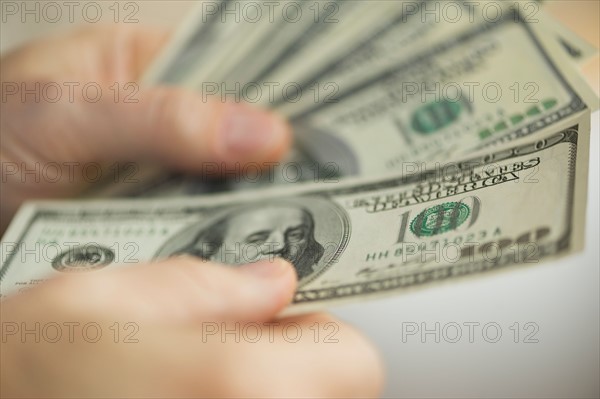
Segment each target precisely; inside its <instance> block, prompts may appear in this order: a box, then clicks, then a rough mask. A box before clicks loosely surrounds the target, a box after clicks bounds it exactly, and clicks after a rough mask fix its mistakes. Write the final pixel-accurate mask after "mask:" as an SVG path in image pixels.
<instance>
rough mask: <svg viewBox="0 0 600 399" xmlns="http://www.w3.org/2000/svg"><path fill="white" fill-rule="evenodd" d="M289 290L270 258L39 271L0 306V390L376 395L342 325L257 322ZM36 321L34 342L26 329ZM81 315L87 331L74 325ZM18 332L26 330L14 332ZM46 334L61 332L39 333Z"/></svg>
mask: <svg viewBox="0 0 600 399" xmlns="http://www.w3.org/2000/svg"><path fill="white" fill-rule="evenodd" d="M294 289H295V272H294V270H293V268H292V266H291V265H289V264H288V263H286V262H285V261H282V260H274V261H266V262H264V263H258V264H253V265H247V266H242V267H240V268H229V267H223V266H218V265H214V264H210V263H203V262H201V261H198V260H196V259H195V258H188V257H180V258H172V259H169V260H167V261H164V262H161V263H155V264H151V265H139V266H132V267H128V268H121V269H113V270H110V271H109V270H106V271H104V272H102V271H101V272H94V273H92V274H81V275H67V276H66V277H62V278H59V279H55V280H51V281H49V282H47V283H43V284H41V285H40V286H38V287H36V288H34V289H31V290H29V291H26V292H24V293H22V294H18V295H17V296H14V297H11V298H8V299H7V300H5V301H4V302H2V303H0V307H1V314H2V348H1V349H2V350H1V351H0V370H1V375H0V377H1V380H2V389H1V392H0V393H1V395H2V397H15V396H19V397H28V398H32V397H44V398H50V397H60V398H65V397H79V398H83V397H96V398H99V397H102V398H105V397H120V398H126V397H211V398H212V397H235V398H241V397H253V398H258V397H276V398H281V397H295V398H308V397H340V398H342V397H343V398H350V397H372V396H375V395H377V394H378V393H379V390H380V389H381V381H382V378H381V376H382V371H381V366H380V364H379V361H378V358H377V356H376V354H375V352H374V351H373V349H372V348H371V346H370V345H369V344H368V343H367V342H366V341H365V339H364V338H363V337H362V336H360V335H359V334H358V333H357V332H355V331H354V330H353V329H351V328H349V327H348V326H346V325H343V323H341V322H340V321H337V320H334V319H332V318H331V317H329V316H327V315H308V316H301V317H293V318H288V319H280V320H276V321H275V322H274V324H269V323H268V322H269V321H271V320H272V319H273V318H274V317H275V315H276V314H277V313H278V312H279V311H280V310H281V309H282V308H283V307H284V306H285V305H287V304H288V302H289V301H290V300H291V298H292V295H293V292H294ZM247 322H248V323H247ZM36 323H38V324H37V330H38V333H37V337H38V340H39V343H36V342H35V341H36V334H35V333H34V332H32V331H35V330H36ZM76 323H77V324H76ZM87 323H95V324H93V326H94V328H87V332H84V326H86V325H87ZM115 323H118V324H115ZM127 323H130V324H127ZM223 323H226V324H223ZM236 323H237V324H236ZM293 323H295V324H293ZM327 323H333V324H327ZM90 325H92V324H90ZM69 326H73V327H72V334H71V342H69V338H70V336H69ZM115 326H117V327H115ZM289 326H291V327H289ZM315 326H316V328H317V329H318V330H319V335H318V336H317V335H315ZM327 327H331V328H330V329H328V330H327V331H326V330H325V329H326V328H327ZM334 328H339V330H338V331H337V332H335V329H334ZM215 329H216V330H215ZM25 330H28V331H30V332H29V333H26V334H25V335H23V332H24V331H25ZM57 331H60V333H61V338H60V339H59V340H58V341H57V342H51V341H55V340H56V337H57V335H58V334H57ZM99 331H100V332H101V334H102V335H101V338H100V339H99V340H98V341H97V342H94V341H95V340H96V339H97V336H98V332H99ZM227 331H229V332H228V333H227ZM236 331H237V333H236ZM244 331H245V332H244ZM331 333H334V335H333V336H329V334H331ZM131 334H133V335H131ZM236 334H237V338H236ZM298 334H301V338H300V337H298ZM326 336H329V338H328V339H327V340H326V339H325V337H326ZM257 337H260V339H258V340H257ZM296 339H299V340H298V341H297V342H295V341H296ZM236 340H238V341H239V342H236ZM115 341H117V342H115ZM136 341H137V342H136ZM315 341H317V342H315ZM328 341H334V342H328ZM335 341H337V342H335Z"/></svg>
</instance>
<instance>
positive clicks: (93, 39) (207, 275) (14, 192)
mask: <svg viewBox="0 0 600 399" xmlns="http://www.w3.org/2000/svg"><path fill="white" fill-rule="evenodd" d="M165 39H166V35H165V34H164V33H161V32H157V31H155V30H142V29H139V28H136V29H130V28H119V29H106V28H101V29H92V30H88V31H85V32H82V33H81V34H79V35H78V36H66V37H63V38H57V39H45V40H43V41H40V42H37V43H34V44H32V45H29V46H27V47H25V48H23V49H21V50H18V51H17V52H14V53H12V54H10V55H9V56H7V57H6V58H3V59H2V107H1V109H0V135H1V137H2V142H1V147H0V161H1V162H2V179H3V181H2V190H0V200H1V203H2V209H1V215H0V231H2V230H4V228H5V227H6V225H7V224H8V222H9V220H10V218H11V217H12V215H13V214H14V212H15V211H16V209H17V207H18V206H19V204H20V203H21V202H22V201H24V200H27V199H34V198H60V197H70V196H73V195H76V194H77V193H80V192H81V191H83V190H85V189H86V186H87V184H88V182H87V181H86V180H85V179H83V178H82V176H83V173H82V172H83V168H84V167H85V166H86V164H88V163H97V164H101V165H102V166H105V165H111V164H114V163H115V162H129V161H134V162H150V163H158V164H160V165H162V166H164V167H167V168H174V169H178V170H181V171H188V172H192V173H193V172H199V171H201V170H202V164H203V163H204V162H217V163H224V164H225V165H227V166H229V167H230V166H231V164H232V163H235V162H239V163H241V164H243V163H245V162H256V163H261V162H272V161H276V160H277V159H279V158H280V157H281V156H282V155H283V154H284V153H285V151H286V150H287V148H288V147H289V145H290V141H291V139H290V137H291V134H290V130H289V128H288V125H287V124H286V123H285V122H284V121H282V120H281V119H279V118H278V117H277V116H275V115H273V114H271V113H269V112H267V111H261V110H257V109H253V108H250V107H248V106H245V105H242V104H224V103H220V102H217V101H208V102H205V101H203V99H202V98H201V97H200V96H199V95H198V94H196V93H193V92H188V91H185V90H181V89H176V88H167V87H162V88H140V91H139V93H137V95H136V96H135V97H136V98H137V99H139V102H138V103H124V102H120V101H116V102H115V101H114V98H113V93H112V92H110V91H109V90H108V88H109V87H110V86H112V85H113V84H114V83H115V82H117V83H118V84H119V87H121V88H123V87H124V85H125V83H127V82H132V81H136V79H137V78H138V77H139V75H140V72H141V71H142V70H143V69H144V68H145V66H146V64H147V63H148V61H149V60H150V59H151V58H152V56H153V55H154V54H155V53H156V50H157V49H158V48H159V47H160V46H161V45H162V44H163V43H164V41H165ZM36 82H40V84H42V85H43V84H44V83H48V82H50V83H56V84H58V85H59V86H61V87H62V88H63V96H62V97H60V98H59V99H58V101H56V102H52V101H46V99H44V98H42V99H41V100H42V101H38V102H36V101H35V100H36V98H35V94H33V95H32V94H26V95H25V96H24V97H23V96H22V94H23V86H22V85H23V84H25V85H26V86H25V88H26V89H27V90H31V89H32V88H33V89H34V90H35V84H36ZM65 82H66V83H68V82H77V83H80V86H78V87H79V89H81V86H83V85H84V84H86V83H88V82H94V83H97V84H98V85H99V86H100V87H101V88H102V89H103V95H102V97H101V98H100V100H99V101H98V102H96V103H94V102H90V101H88V100H87V99H86V98H85V96H84V95H83V94H82V91H81V90H79V89H76V90H75V91H74V92H75V98H74V101H73V102H71V101H70V97H69V95H67V93H66V92H67V90H66V87H68V86H66V85H65ZM15 84H16V85H17V87H18V88H19V91H18V93H16V94H15V93H14V87H15ZM42 97H43V96H42ZM50 164H52V165H53V166H54V165H58V167H59V168H60V169H59V174H60V178H59V179H58V180H55V179H48V177H49V176H44V175H43V174H42V176H40V170H43V168H45V167H46V166H47V165H50ZM73 164H75V165H76V166H75V170H74V171H73V170H72V166H71V165H73ZM5 166H7V167H6V168H5ZM14 166H16V169H15V168H14ZM30 171H34V172H33V174H32V173H29V172H30ZM5 172H6V173H5ZM72 172H74V173H72ZM50 177H52V176H50ZM71 177H74V179H72V178H71ZM294 290H295V272H294V270H293V269H292V268H291V266H290V265H288V264H287V263H285V262H283V261H274V262H272V263H268V264H266V265H265V264H262V265H252V266H243V267H241V268H238V269H233V268H228V267H224V266H219V265H215V264H211V263H204V262H202V261H199V260H195V259H190V258H173V259H169V260H167V261H164V262H161V263H156V264H148V265H139V266H135V267H127V268H120V269H118V268H117V269H114V270H105V271H99V272H94V273H91V274H82V275H76V276H73V275H70V276H63V277H61V278H58V279H54V280H50V281H48V282H46V283H43V284H40V285H39V286H38V287H36V288H34V289H31V290H29V291H26V292H24V293H21V294H17V295H15V296H13V297H10V298H8V299H6V300H5V301H3V302H1V303H0V308H1V309H0V310H1V312H0V314H1V317H2V348H1V350H0V373H1V375H0V377H1V378H0V379H1V381H2V384H1V394H2V396H3V397H5V396H8V397H11V396H23V397H34V396H38V397H68V396H70V397H86V396H87V397H107V396H114V397H129V396H139V397H148V396H154V397H166V396H193V397H197V396H208V397H216V396H219V397H227V396H233V397H242V396H247V397H269V396H270V397H283V396H293V397H308V396H338V397H350V396H363V397H364V396H373V395H376V394H377V392H378V391H379V389H380V387H381V375H382V371H381V366H380V364H379V361H378V359H377V356H376V354H375V352H374V351H373V349H372V347H371V346H370V345H369V344H368V343H367V342H366V341H365V340H364V338H362V337H361V336H360V335H359V334H358V333H357V332H355V331H354V330H353V329H351V328H350V327H349V326H346V325H344V324H343V323H341V322H339V321H336V320H334V319H332V318H331V317H329V316H326V315H311V316H302V317H295V318H290V319H282V320H275V322H276V323H279V325H278V326H274V325H272V324H266V325H263V324H262V323H263V322H265V321H272V320H274V318H275V317H276V315H277V314H278V312H279V311H280V310H281V309H282V308H283V307H284V306H286V304H287V303H288V302H289V301H290V299H291V297H292V295H293V292H294ZM89 322H93V323H95V325H98V326H99V327H100V328H101V332H102V336H101V337H100V339H99V340H98V341H97V342H95V343H91V342H90V341H89V339H86V337H85V334H83V333H82V331H81V328H82V326H85V325H86V323H89ZM36 323H38V324H36ZM115 323H118V326H120V327H119V328H117V330H116V331H115V329H111V327H114V326H116V324H115ZM127 323H133V324H128V326H130V327H131V326H133V327H135V328H136V329H137V334H136V336H135V337H134V339H135V340H137V341H138V342H137V343H127V342H123V341H124V337H125V335H126V333H127V332H128V331H124V330H122V329H123V327H124V326H125V325H126V324H127ZM221 323H226V324H225V325H222V324H221ZM235 323H240V328H242V329H243V326H244V325H245V324H244V323H259V327H260V332H261V336H262V339H261V340H259V341H258V342H255V343H253V342H250V341H248V340H242V341H241V342H239V343H236V342H235V336H233V337H232V336H231V334H230V335H225V336H224V338H225V339H224V340H221V331H223V329H224V328H228V329H232V328H233V329H234V330H235V325H236V324H235ZM291 323H296V325H297V326H299V328H300V331H301V334H302V336H301V339H300V340H299V341H298V342H296V343H293V342H291V341H293V340H289V339H288V340H286V339H285V338H286V335H285V334H286V333H287V331H288V330H286V326H287V325H289V324H291ZM315 323H317V327H318V328H324V327H325V326H326V324H327V323H334V325H335V326H337V327H338V328H339V331H338V332H337V333H336V334H335V337H334V339H337V340H338V341H339V342H337V343H325V342H323V334H320V337H321V338H320V339H318V340H317V341H318V342H317V343H315V342H314V340H315V335H314V334H315V332H314V328H315ZM215 324H216V325H217V327H218V328H219V329H220V330H221V331H219V332H218V333H216V334H207V333H208V332H209V330H207V328H208V327H211V328H213V327H214V326H215ZM56 325H58V326H60V327H61V337H60V339H59V340H58V341H57V342H55V343H52V342H50V341H53V339H54V338H56V336H55V335H53V336H51V337H49V336H48V334H52V333H51V332H49V330H48V331H46V332H44V330H43V329H44V327H47V328H49V329H51V328H56ZM36 326H39V328H40V329H41V330H40V331H39V335H40V342H39V343H36V342H35V341H36V336H35V333H33V335H32V334H28V333H27V332H26V331H25V330H27V329H34V331H35V328H36ZM71 327H73V328H74V331H71V330H70V328H71ZM294 327H295V326H294ZM15 328H17V329H18V330H15ZM78 328H79V329H78ZM24 331H25V333H24ZM117 331H118V332H120V333H121V335H120V339H118V340H117V343H115V342H114V340H115V334H116V332H117ZM210 331H212V330H210ZM238 331H239V329H238ZM289 331H294V329H292V330H289ZM54 332H56V331H54ZM71 332H74V336H71V335H70V333H71ZM321 332H322V333H324V331H321ZM23 333H24V335H23ZM205 337H207V338H208V339H204V338H205ZM270 337H273V338H274V340H273V342H271V340H270ZM49 338H53V339H49ZM70 338H74V339H73V340H71V339H70ZM88 338H89V337H88ZM222 341H223V342H222ZM287 341H290V342H287Z"/></svg>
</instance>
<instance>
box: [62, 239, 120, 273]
mask: <svg viewBox="0 0 600 399" xmlns="http://www.w3.org/2000/svg"><path fill="white" fill-rule="evenodd" d="M114 259H115V253H114V252H113V251H112V250H111V249H109V248H105V247H101V246H99V245H95V244H88V245H84V246H80V247H75V248H70V249H68V250H66V251H64V252H62V253H61V254H60V255H58V256H57V257H56V258H54V260H53V261H52V267H53V268H54V269H55V270H57V271H59V272H67V273H70V272H87V271H91V270H96V269H101V268H103V267H105V266H106V265H108V264H110V263H111V262H112V261H113V260H114Z"/></svg>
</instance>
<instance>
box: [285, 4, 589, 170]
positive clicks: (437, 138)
mask: <svg viewBox="0 0 600 399" xmlns="http://www.w3.org/2000/svg"><path fill="white" fill-rule="evenodd" d="M539 29H540V27H538V26H534V24H528V23H526V22H525V21H523V20H522V19H521V18H520V17H519V15H518V14H516V13H513V14H507V15H506V16H505V17H504V18H503V19H502V20H500V21H498V22H494V23H486V24H482V25H480V26H477V27H476V28H475V29H473V30H470V31H468V32H466V33H465V34H463V35H461V36H460V37H458V38H451V39H449V40H448V42H447V43H445V44H442V45H440V46H437V47H435V48H431V49H425V50H424V52H423V53H421V54H420V55H418V56H417V57H415V58H413V59H411V60H408V61H407V62H403V63H401V64H399V65H395V66H394V67H393V68H390V69H388V70H387V71H385V72H384V73H382V74H380V75H378V76H376V77H374V78H372V79H370V80H369V81H367V82H364V83H362V84H360V85H358V86H355V87H354V88H353V89H352V90H350V91H347V92H346V93H343V94H340V95H339V96H337V98H336V101H337V102H331V103H328V104H316V103H315V104H313V105H312V107H311V108H309V109H305V110H304V111H303V112H302V113H301V114H299V115H296V116H294V117H293V118H292V121H293V122H294V128H295V131H296V137H297V141H298V145H299V146H301V147H302V148H303V149H304V151H305V152H307V153H309V154H311V155H312V156H313V158H314V159H316V160H317V161H320V162H325V161H331V162H335V163H336V164H338V165H339V166H340V168H341V172H342V174H360V175H373V174H376V173H381V172H389V171H392V170H397V168H398V167H400V166H401V165H402V164H403V163H404V162H410V161H432V160H439V159H446V160H447V159H457V157H460V156H461V154H465V153H468V152H472V151H473V150H475V149H477V148H481V147H483V146H485V145H490V144H492V143H496V142H499V141H506V140H513V139H515V138H517V137H522V136H526V135H530V134H532V133H535V132H536V131H539V130H540V129H542V128H544V127H546V126H550V125H552V124H553V123H555V122H557V121H560V120H562V119H565V118H567V117H569V116H571V115H575V114H577V113H579V112H582V111H584V110H585V109H587V105H586V103H587V102H588V101H591V102H593V100H590V99H591V98H592V97H593V96H592V95H591V94H590V93H591V92H590V90H589V88H588V87H587V85H586V84H585V83H584V82H583V81H582V80H581V77H580V76H579V75H578V74H577V73H573V67H572V64H571V63H569V62H568V61H566V59H565V57H564V54H563V53H562V51H561V50H560V49H559V48H558V46H557V44H556V43H555V42H553V41H551V40H549V38H545V37H542V36H539V35H538V33H539ZM329 143H331V144H329ZM336 143H337V144H336ZM331 147H336V148H338V151H337V153H336V156H337V158H332V156H331V154H330V153H329V150H328V149H329V148H331ZM342 148H345V149H346V151H345V153H344V151H343V150H341V149H342Z"/></svg>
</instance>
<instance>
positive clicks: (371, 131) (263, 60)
mask: <svg viewBox="0 0 600 399" xmlns="http://www.w3.org/2000/svg"><path fill="white" fill-rule="evenodd" d="M267 3H269V4H270V5H268V4H267ZM594 56H596V50H595V49H594V48H593V47H592V46H590V45H589V44H587V43H586V42H585V41H583V40H582V39H580V38H579V37H578V36H577V35H575V34H574V33H572V32H571V31H569V30H568V29H566V28H565V27H564V26H562V25H561V24H560V23H558V22H557V21H555V20H553V19H552V18H551V17H550V16H548V15H547V14H546V13H545V12H544V9H543V5H540V3H537V2H521V1H478V2H462V1H453V2H449V1H422V2H421V1H419V2H414V1H401V0H385V1H379V0H361V1H353V0H330V1H325V0H322V1H315V0H305V1H288V0H284V1H277V2H266V3H264V4H263V3H261V2H252V1H244V0H220V1H202V2H199V3H198V5H197V6H196V8H195V11H194V12H192V13H191V14H190V15H189V18H188V19H187V21H186V22H184V23H183V24H182V25H181V27H180V29H179V31H178V32H177V34H175V35H174V38H173V39H172V41H171V43H169V44H168V45H167V46H166V47H165V49H164V51H163V52H162V54H161V55H160V56H159V57H158V58H157V59H156V61H155V62H154V63H153V65H152V66H151V67H150V69H149V70H148V71H147V72H146V74H145V76H144V81H143V83H144V84H146V85H156V84H171V85H179V86H184V87H187V88H192V89H195V90H198V91H199V92H201V93H203V95H204V96H206V98H212V99H222V100H223V101H225V100H227V101H246V102H249V103H251V104H255V105H256V106H261V107H269V108H273V109H274V110H276V111H277V112H279V113H281V114H282V115H284V116H285V117H287V118H288V119H289V121H290V123H291V125H292V126H293V128H294V134H295V144H294V149H293V151H292V153H291V154H290V155H289V156H288V158H287V159H286V160H284V161H282V162H281V163H279V164H276V165H272V167H270V168H268V169H267V171H265V170H263V171H261V172H258V171H257V170H256V169H255V168H252V169H251V170H249V171H248V175H247V176H246V177H241V178H239V177H238V178H235V179H232V180H208V179H205V178H201V177H194V176H184V175H177V174H170V173H167V172H166V171H161V170H158V169H157V168H152V167H150V168H148V170H146V171H145V176H146V177H147V178H146V179H143V181H140V183H139V184H127V185H120V186H116V187H114V186H113V187H111V188H109V189H106V190H100V191H102V192H103V193H104V195H105V196H106V195H108V194H107V193H109V194H110V195H117V194H118V195H119V196H121V198H119V199H115V198H112V199H106V198H105V199H89V198H87V199H81V200H78V201H68V202H58V201H57V202H50V201H47V202H35V203H28V204H26V205H25V206H23V208H22V209H21V210H20V212H19V213H18V215H17V216H16V218H15V219H14V221H13V223H12V225H11V226H10V228H9V230H8V232H7V234H6V235H5V237H4V240H3V244H2V245H3V247H2V251H3V255H2V266H1V270H0V276H1V295H2V296H5V295H8V294H10V293H14V292H18V291H20V290H23V289H27V288H28V287H30V286H32V285H34V284H37V283H39V282H40V281H43V280H44V279H46V278H49V277H52V276H53V275H56V274H60V273H71V272H90V273H102V272H103V271H104V270H109V269H111V268H114V267H126V266H127V265H130V264H136V263H140V262H146V261H152V260H155V259H161V258H165V257H170V256H177V255H181V254H188V255H192V256H196V257H198V258H201V259H204V260H206V261H215V262H221V263H225V264H229V265H232V266H235V265H239V264H244V263H250V262H254V261H258V260H262V259H272V258H273V257H276V256H278V257H283V258H285V259H287V260H289V261H291V262H292V263H293V264H294V266H295V267H296V270H297V274H298V277H299V287H298V291H297V293H296V296H295V299H294V303H293V304H292V306H291V311H292V312H296V311H306V310H309V309H314V308H319V307H324V306H329V305H330V304H331V303H334V302H339V301H346V300H361V299H364V298H367V297H373V296H380V295H384V294H387V293H398V292H404V291H406V290H408V289H412V288H413V287H419V286H423V285H427V284H429V283H432V282H440V281H450V280H452V279H454V278H455V277H461V278H464V277H466V276H471V275H480V274H482V272H488V271H496V270H504V269H507V267H508V266H511V268H518V267H525V266H528V265H531V264H537V263H539V262H541V261H545V260H547V259H551V258H555V257H558V256H563V255H566V254H569V253H572V252H574V251H577V250H580V249H581V248H582V247H583V245H584V225H585V208H586V197H587V168H588V152H589V135H590V112H591V111H594V110H595V109H597V98H596V97H595V94H593V92H592V91H591V90H590V88H589V87H588V86H587V84H586V83H585V80H584V79H583V78H582V75H581V73H580V65H581V63H582V62H585V61H586V60H588V59H589V58H591V57H594ZM250 172H251V173H250ZM250 175H251V176H250ZM123 195H125V196H128V197H129V198H122V197H123ZM131 197H133V198H131ZM36 245H41V246H42V247H43V249H42V250H43V251H44V253H45V254H46V255H47V256H45V257H42V258H41V259H40V260H39V261H38V262H30V261H27V259H26V257H23V256H21V251H22V250H23V248H29V249H31V248H34V247H36ZM48 254H51V255H48ZM509 269H510V268H509Z"/></svg>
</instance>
